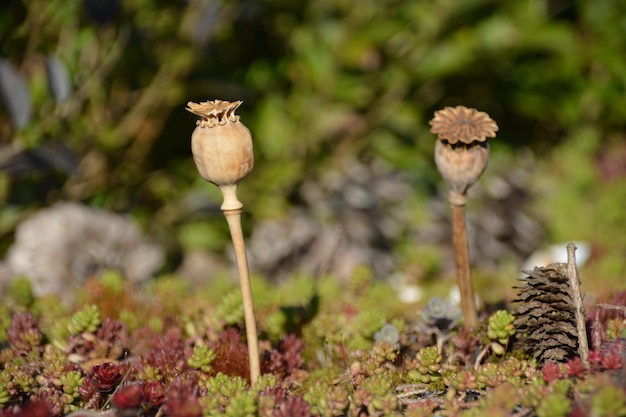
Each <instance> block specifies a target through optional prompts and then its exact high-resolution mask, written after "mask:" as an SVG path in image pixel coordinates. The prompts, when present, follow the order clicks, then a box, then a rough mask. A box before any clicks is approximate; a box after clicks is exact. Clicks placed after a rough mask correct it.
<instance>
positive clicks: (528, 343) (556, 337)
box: [513, 263, 578, 363]
mask: <svg viewBox="0 0 626 417" xmlns="http://www.w3.org/2000/svg"><path fill="white" fill-rule="evenodd" d="M524 273H525V274H528V276H527V277H525V278H521V279H520V280H521V281H525V284H524V285H523V286H522V287H516V288H518V290H519V293H518V296H517V298H516V299H515V300H513V301H514V302H516V303H520V305H519V307H517V311H516V312H515V317H516V318H515V328H516V329H517V331H518V333H519V340H518V342H519V343H520V344H521V347H522V348H523V349H524V350H526V351H527V352H529V353H531V354H532V355H533V357H534V358H535V359H537V361H538V362H539V363H543V362H546V361H554V362H564V361H566V360H568V359H569V358H572V357H574V356H576V352H577V347H578V336H577V331H576V318H575V308H574V301H573V300H572V297H571V296H570V288H569V281H568V278H567V265H566V264H564V263H554V264H550V265H548V266H546V267H535V268H534V269H533V270H532V271H524Z"/></svg>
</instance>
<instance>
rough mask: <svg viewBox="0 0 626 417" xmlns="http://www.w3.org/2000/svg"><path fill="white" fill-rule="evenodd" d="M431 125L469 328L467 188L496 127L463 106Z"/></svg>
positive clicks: (474, 321) (440, 114) (474, 319)
mask: <svg viewBox="0 0 626 417" xmlns="http://www.w3.org/2000/svg"><path fill="white" fill-rule="evenodd" d="M430 125H431V126H432V128H431V132H433V133H435V134H436V135H437V143H436V145H435V163H436V164H437V168H438V169H439V172H440V173H441V175H442V176H443V178H444V179H445V180H446V183H447V184H448V189H449V192H448V201H449V202H450V206H451V208H452V237H453V242H454V258H455V263H456V271H457V279H458V283H459V292H460V293H461V309H462V310H463V318H464V319H465V327H466V328H470V329H471V328H475V327H476V326H477V325H478V314H477V311H476V301H475V300H474V288H473V287H472V276H471V273H470V264H469V244H468V240H467V225H466V220H465V203H466V202H467V190H468V189H469V188H470V187H471V186H472V185H474V183H476V181H478V178H480V176H481V175H482V173H483V172H484V171H485V168H486V167H487V161H488V160H489V145H488V144H487V137H491V138H492V137H495V136H496V131H497V130H498V126H497V125H496V122H494V121H493V120H491V118H490V117H489V115H488V114H487V113H483V112H479V111H478V110H475V109H468V108H467V107H463V106H458V107H446V108H445V109H443V110H439V111H437V112H435V117H434V118H433V119H432V120H431V121H430Z"/></svg>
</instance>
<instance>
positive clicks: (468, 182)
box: [430, 106, 498, 204]
mask: <svg viewBox="0 0 626 417" xmlns="http://www.w3.org/2000/svg"><path fill="white" fill-rule="evenodd" d="M430 125H431V132H432V133H434V134H436V135H437V139H438V140H437V143H436V144H435V163H436V164H437V168H438V169H439V172H440V173H441V175H442V176H443V178H444V179H445V181H446V183H447V184H448V188H449V189H450V191H451V193H454V194H455V197H458V202H459V203H460V204H464V200H465V198H464V197H465V194H466V193H467V190H468V189H469V188H470V187H471V186H472V185H474V184H475V183H476V181H478V178H480V176H481V175H482V173H483V172H484V171H485V168H486V167H487V162H488V160H489V144H488V143H487V138H488V137H490V138H493V137H495V136H496V132H497V131H498V125H496V122H494V121H493V120H492V119H491V118H490V117H489V115H488V114H487V113H484V112H480V111H478V110H476V109H468V108H467V107H464V106H457V107H446V108H445V109H443V110H439V111H437V112H435V117H434V118H433V119H432V120H431V121H430Z"/></svg>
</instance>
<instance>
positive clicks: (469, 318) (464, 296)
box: [450, 196, 478, 329]
mask: <svg viewBox="0 0 626 417" xmlns="http://www.w3.org/2000/svg"><path fill="white" fill-rule="evenodd" d="M456 203H458V202H455V201H454V200H453V198H452V196H451V198H450V206H451V208H452V235H453V241H454V260H455V263H456V275H457V279H458V284H459V292H460V295H461V310H463V317H464V319H465V327H466V328H468V329H469V328H475V327H476V326H477V325H478V313H477V309H476V301H475V298H474V288H473V286H472V276H471V274H470V263H469V244H468V241H467V226H466V221H465V204H456Z"/></svg>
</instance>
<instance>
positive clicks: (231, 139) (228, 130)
mask: <svg viewBox="0 0 626 417" xmlns="http://www.w3.org/2000/svg"><path fill="white" fill-rule="evenodd" d="M241 103H242V102H241V101H235V102H232V103H231V102H228V101H222V100H214V101H205V102H201V103H194V102H191V101H190V102H189V103H187V110H188V111H190V112H191V113H194V114H196V115H198V116H200V117H201V119H200V120H198V121H197V122H196V128H195V129H194V131H193V134H192V135H191V151H192V153H193V160H194V162H195V163H196V167H197V168H198V172H200V175H201V176H202V178H204V179H205V180H207V181H209V182H211V183H213V184H215V185H217V186H218V187H220V189H221V190H222V192H223V193H224V203H223V204H222V207H221V208H222V210H236V209H240V208H241V207H242V205H241V203H240V202H239V200H238V199H237V197H236V195H235V194H236V186H237V184H238V183H239V181H241V180H242V179H243V178H245V177H246V176H247V175H248V174H249V173H250V172H251V171H252V167H253V166H254V153H253V151H252V136H251V135H250V131H249V130H248V128H247V127H245V126H244V125H243V123H241V122H240V121H239V116H237V115H236V114H235V110H236V109H237V108H238V107H239V106H240V105H241Z"/></svg>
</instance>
